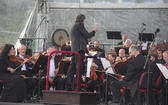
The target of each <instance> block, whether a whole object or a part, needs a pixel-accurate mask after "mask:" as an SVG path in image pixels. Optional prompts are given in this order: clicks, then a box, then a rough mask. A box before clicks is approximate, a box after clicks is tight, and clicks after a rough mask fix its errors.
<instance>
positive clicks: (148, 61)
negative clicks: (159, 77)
mask: <svg viewBox="0 0 168 105" xmlns="http://www.w3.org/2000/svg"><path fill="white" fill-rule="evenodd" d="M159 31H160V30H159ZM159 31H158V30H156V32H155V34H154V38H153V42H152V43H154V42H155V37H156V36H157V32H159ZM149 49H150V48H149ZM147 66H148V70H147V73H148V77H147V105H150V104H149V94H150V93H149V91H150V90H149V88H150V86H149V82H150V81H149V80H150V79H149V78H150V76H149V73H150V54H149V53H148V55H147V57H146V61H145V65H144V67H143V69H144V70H145V69H146V67H147ZM152 97H153V96H152Z"/></svg>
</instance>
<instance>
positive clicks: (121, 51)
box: [118, 49, 125, 58]
mask: <svg viewBox="0 0 168 105" xmlns="http://www.w3.org/2000/svg"><path fill="white" fill-rule="evenodd" d="M118 55H119V57H121V58H123V57H125V50H124V49H120V50H119V52H118Z"/></svg>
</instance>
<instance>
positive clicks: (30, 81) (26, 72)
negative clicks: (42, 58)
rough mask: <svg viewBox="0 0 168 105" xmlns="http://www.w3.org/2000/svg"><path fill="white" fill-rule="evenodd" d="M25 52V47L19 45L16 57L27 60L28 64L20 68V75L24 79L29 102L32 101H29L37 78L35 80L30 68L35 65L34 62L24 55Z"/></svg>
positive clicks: (34, 74)
mask: <svg viewBox="0 0 168 105" xmlns="http://www.w3.org/2000/svg"><path fill="white" fill-rule="evenodd" d="M26 50H27V47H26V46H25V45H20V46H19V47H18V55H17V57H20V58H21V59H23V60H24V59H27V60H28V62H26V63H25V64H23V65H22V68H21V75H22V76H23V77H24V79H25V82H26V84H27V87H26V91H27V98H26V99H27V101H28V102H31V101H33V100H32V99H31V97H32V95H33V91H34V90H35V87H36V86H37V78H36V74H37V73H34V72H33V71H32V67H33V65H34V64H35V61H34V60H32V59H31V60H30V58H31V57H30V56H29V55H26Z"/></svg>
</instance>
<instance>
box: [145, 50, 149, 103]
mask: <svg viewBox="0 0 168 105" xmlns="http://www.w3.org/2000/svg"><path fill="white" fill-rule="evenodd" d="M149 58H150V54H149V53H148V55H147V57H146V61H145V65H144V67H143V69H144V70H145V69H146V67H148V70H147V73H148V75H147V105H149V82H150V81H149V73H150V59H149Z"/></svg>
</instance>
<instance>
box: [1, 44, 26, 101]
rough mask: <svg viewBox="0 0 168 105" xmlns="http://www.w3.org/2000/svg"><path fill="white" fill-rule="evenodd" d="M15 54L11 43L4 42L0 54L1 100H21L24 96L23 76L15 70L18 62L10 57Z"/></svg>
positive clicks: (24, 84)
mask: <svg viewBox="0 0 168 105" xmlns="http://www.w3.org/2000/svg"><path fill="white" fill-rule="evenodd" d="M13 56H15V48H14V46H13V45H11V44H5V45H4V47H3V49H2V53H1V54H0V80H2V81H3V87H4V88H3V92H2V97H1V101H3V102H22V101H24V100H25V98H26V83H25V81H24V78H23V77H22V76H21V75H20V74H18V73H15V72H18V71H20V68H18V69H17V70H15V68H17V67H18V66H19V65H20V62H18V61H17V60H16V59H15V60H16V61H14V60H13V59H10V57H13Z"/></svg>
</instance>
